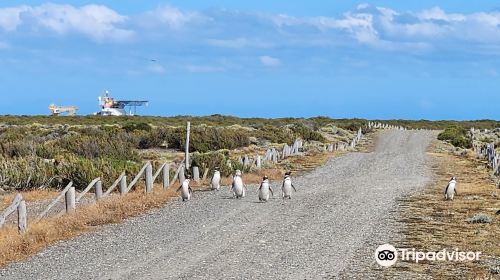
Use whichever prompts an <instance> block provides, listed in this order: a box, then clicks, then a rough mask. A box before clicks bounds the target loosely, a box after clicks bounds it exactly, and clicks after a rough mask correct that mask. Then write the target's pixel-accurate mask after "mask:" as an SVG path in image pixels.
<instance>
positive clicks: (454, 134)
mask: <svg viewBox="0 0 500 280" xmlns="http://www.w3.org/2000/svg"><path fill="white" fill-rule="evenodd" d="M438 139H439V140H442V141H447V142H449V143H451V144H452V145H453V146H455V147H460V148H471V147H472V143H471V141H470V139H469V138H468V137H467V131H466V130H465V129H464V128H460V127H448V128H446V129H445V130H444V131H443V132H441V133H440V134H439V135H438Z"/></svg>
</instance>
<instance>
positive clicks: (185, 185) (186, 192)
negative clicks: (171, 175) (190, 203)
mask: <svg viewBox="0 0 500 280" xmlns="http://www.w3.org/2000/svg"><path fill="white" fill-rule="evenodd" d="M190 178H191V177H190V176H189V175H188V176H187V178H186V180H184V182H182V184H181V186H180V187H179V188H178V189H177V192H178V191H181V197H182V201H186V200H190V199H191V196H192V195H193V189H191V187H190V186H189V182H190Z"/></svg>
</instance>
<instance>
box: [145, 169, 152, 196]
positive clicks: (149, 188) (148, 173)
mask: <svg viewBox="0 0 500 280" xmlns="http://www.w3.org/2000/svg"><path fill="white" fill-rule="evenodd" d="M152 191H153V166H152V165H151V163H149V164H148V166H147V167H146V193H150V192H152Z"/></svg>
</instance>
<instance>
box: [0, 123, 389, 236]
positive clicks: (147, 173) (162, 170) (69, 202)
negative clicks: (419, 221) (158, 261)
mask: <svg viewBox="0 0 500 280" xmlns="http://www.w3.org/2000/svg"><path fill="white" fill-rule="evenodd" d="M372 125H375V127H383V128H389V126H387V125H386V126H382V125H381V124H371V123H369V124H368V126H369V127H371V126H372ZM362 137H363V130H362V128H359V130H358V131H357V133H356V135H355V136H354V138H353V139H352V141H351V142H350V143H343V142H341V143H336V144H329V145H328V146H325V149H326V150H327V151H330V152H332V151H335V150H340V149H344V150H345V149H347V148H348V147H349V146H351V147H355V146H356V145H357V144H358V143H359V141H360V140H361V138H362ZM303 147H304V142H303V140H301V139H297V140H296V141H295V142H294V143H293V145H291V146H289V145H288V144H286V143H285V144H284V145H283V147H282V149H281V151H279V150H278V149H277V148H274V147H273V148H270V149H268V150H267V151H266V154H265V155H264V156H263V157H262V156H261V155H257V156H256V157H254V158H253V159H251V158H250V157H249V156H247V155H245V156H244V157H243V158H240V162H241V163H242V164H243V165H244V166H245V167H248V166H249V165H253V166H255V167H256V168H261V167H262V165H263V164H265V163H266V162H268V161H269V162H273V163H278V162H279V161H280V160H284V159H286V158H288V157H290V156H297V155H300V154H301V151H303ZM188 164H189V162H188V157H187V156H186V158H184V159H183V162H182V163H181V164H179V166H178V168H177V170H176V173H175V175H174V177H173V179H172V180H171V181H170V174H169V172H170V164H169V163H168V162H165V163H163V164H162V165H160V166H159V168H158V170H157V171H156V172H155V173H154V174H153V166H152V164H151V162H149V161H148V162H146V163H145V164H144V165H143V167H142V168H141V169H140V171H139V172H138V173H137V174H136V176H135V177H134V179H133V180H132V181H131V182H130V183H129V184H127V176H126V172H125V171H124V172H122V173H121V174H120V176H119V177H118V178H117V179H116V180H115V181H114V183H113V184H112V185H111V186H110V187H109V188H108V189H107V191H106V192H105V193H103V184H102V181H101V178H95V179H94V180H92V181H91V182H90V183H89V184H88V185H87V187H86V188H85V189H84V190H83V191H82V192H81V193H79V194H78V196H76V190H75V187H74V186H73V182H69V183H68V185H67V186H66V187H65V188H64V189H63V190H62V191H61V192H60V193H59V194H58V196H57V197H56V198H55V199H54V200H52V201H51V203H50V204H49V205H48V206H47V207H46V208H45V210H44V211H43V212H41V213H40V214H39V215H38V216H37V217H36V220H35V222H38V221H40V220H41V219H43V218H44V217H45V216H46V215H47V214H48V213H49V211H50V210H51V209H52V208H53V207H54V206H55V205H56V204H57V203H58V202H60V201H62V199H63V197H64V205H65V209H64V210H63V211H61V212H60V213H59V215H63V214H65V213H72V212H74V211H76V208H77V204H78V203H79V202H80V201H81V199H82V198H83V197H84V196H85V195H86V194H87V193H88V192H89V191H90V190H91V189H92V188H94V189H95V200H96V202H97V201H99V200H101V199H104V198H106V197H108V196H109V195H110V194H111V193H112V192H113V191H114V190H115V189H116V188H117V187H119V193H120V194H121V195H125V194H126V193H128V192H129V191H130V190H132V189H133V188H134V187H135V186H136V184H137V183H138V182H139V180H140V179H141V177H144V182H145V192H146V193H151V192H152V191H153V186H154V182H155V181H156V180H157V179H158V178H159V177H160V174H163V176H162V182H163V188H164V189H167V188H168V187H170V186H171V185H172V184H174V183H175V182H176V180H177V179H179V180H180V181H181V182H182V180H183V177H184V170H185V168H186V166H188ZM227 164H228V165H229V167H231V161H230V160H228V161H227ZM197 168H198V167H196V166H195V167H193V174H194V175H195V178H194V179H196V180H199V169H198V172H196V169H197ZM196 175H197V176H196ZM206 175H207V170H205V174H203V178H205V177H206ZM16 209H17V213H18V228H19V232H20V233H21V234H22V233H24V232H26V230H27V229H28V224H27V211H26V202H25V201H24V199H23V198H22V195H21V194H20V193H18V194H17V195H16V197H15V198H14V201H13V202H12V204H11V205H10V206H9V207H7V208H6V209H5V210H4V211H3V212H2V214H0V228H1V227H2V226H3V225H4V223H5V221H6V219H7V218H8V217H9V215H11V214H12V213H13V212H15V211H16Z"/></svg>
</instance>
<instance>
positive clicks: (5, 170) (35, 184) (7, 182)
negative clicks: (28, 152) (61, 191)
mask: <svg viewBox="0 0 500 280" xmlns="http://www.w3.org/2000/svg"><path fill="white" fill-rule="evenodd" d="M0 170H1V172H0V186H8V187H11V188H14V189H17V190H27V189H35V188H46V187H57V186H58V185H59V183H60V181H59V175H58V172H57V169H56V167H55V166H54V165H53V164H51V163H47V162H44V161H43V160H42V159H39V158H34V157H26V158H16V159H11V160H8V161H7V160H5V159H0Z"/></svg>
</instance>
